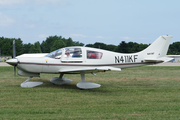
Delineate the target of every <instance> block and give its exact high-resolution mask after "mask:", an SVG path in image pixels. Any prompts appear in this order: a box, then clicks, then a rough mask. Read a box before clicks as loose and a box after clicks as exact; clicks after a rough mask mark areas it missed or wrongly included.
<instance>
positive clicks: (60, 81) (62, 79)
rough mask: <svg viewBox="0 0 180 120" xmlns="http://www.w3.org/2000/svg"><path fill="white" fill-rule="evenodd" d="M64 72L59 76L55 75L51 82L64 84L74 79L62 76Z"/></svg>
mask: <svg viewBox="0 0 180 120" xmlns="http://www.w3.org/2000/svg"><path fill="white" fill-rule="evenodd" d="M63 75H64V74H60V76H59V77H53V78H52V79H51V80H50V82H52V83H53V84H56V85H63V84H67V83H71V82H72V80H70V79H66V78H62V77H63Z"/></svg>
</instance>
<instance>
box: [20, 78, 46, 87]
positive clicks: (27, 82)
mask: <svg viewBox="0 0 180 120" xmlns="http://www.w3.org/2000/svg"><path fill="white" fill-rule="evenodd" d="M32 78H33V77H29V78H28V79H27V80H26V81H24V82H23V83H21V87H23V88H31V87H36V86H39V85H41V84H43V82H29V80H31V79H32Z"/></svg>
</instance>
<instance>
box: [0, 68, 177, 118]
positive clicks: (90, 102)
mask: <svg viewBox="0 0 180 120" xmlns="http://www.w3.org/2000/svg"><path fill="white" fill-rule="evenodd" d="M55 76H59V75H58V74H41V78H33V79H32V80H33V81H43V82H44V84H43V85H41V86H38V87H35V88H21V87H20V84H21V83H22V82H23V81H25V80H26V79H27V78H28V77H21V76H18V75H17V77H16V78H14V73H13V67H0V119H77V120H78V119H138V120H139V119H153V120H154V119H158V120H159V119H163V120H164V119H180V114H179V113H180V94H179V92H180V77H179V76H180V67H155V66H146V67H136V68H129V69H123V70H122V71H121V72H113V71H111V72H105V73H97V76H93V75H92V74H86V81H89V82H95V83H98V84H101V85H102V86H101V87H100V88H98V89H92V90H80V89H78V88H77V87H76V84H77V83H78V82H80V81H81V78H80V75H65V76H64V77H65V78H69V79H72V80H73V82H72V83H70V84H67V85H62V86H58V85H53V84H52V83H50V82H49V80H50V79H51V78H52V77H55Z"/></svg>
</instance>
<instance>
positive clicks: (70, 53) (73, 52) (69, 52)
mask: <svg viewBox="0 0 180 120" xmlns="http://www.w3.org/2000/svg"><path fill="white" fill-rule="evenodd" d="M65 57H66V58H70V57H72V58H81V57H82V51H81V48H66V49H65Z"/></svg>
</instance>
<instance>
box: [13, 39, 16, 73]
mask: <svg viewBox="0 0 180 120" xmlns="http://www.w3.org/2000/svg"><path fill="white" fill-rule="evenodd" d="M15 57H16V46H15V40H13V58H15ZM16 66H17V65H14V76H16Z"/></svg>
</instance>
